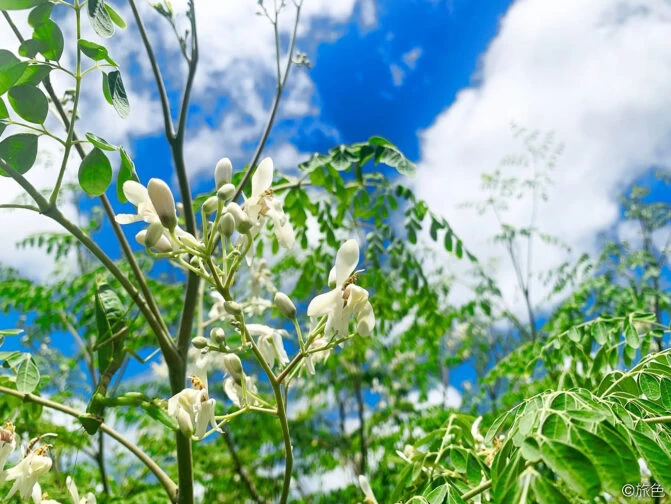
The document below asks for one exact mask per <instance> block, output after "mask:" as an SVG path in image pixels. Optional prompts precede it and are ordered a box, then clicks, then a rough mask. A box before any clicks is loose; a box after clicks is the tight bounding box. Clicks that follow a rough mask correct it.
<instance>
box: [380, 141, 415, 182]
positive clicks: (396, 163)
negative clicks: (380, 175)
mask: <svg viewBox="0 0 671 504" xmlns="http://www.w3.org/2000/svg"><path fill="white" fill-rule="evenodd" d="M374 138H376V139H377V138H380V137H374ZM383 140H384V139H383ZM369 141H370V140H369ZM388 144H389V145H379V144H378V145H377V150H376V153H375V161H376V162H377V163H384V164H386V165H388V166H391V167H392V168H396V171H397V172H399V173H400V174H401V175H406V176H407V175H414V173H415V171H416V167H415V165H414V163H412V162H411V161H410V160H409V159H408V158H406V157H405V156H404V155H403V154H402V153H401V151H399V150H398V149H397V148H396V146H394V145H393V144H391V142H388Z"/></svg>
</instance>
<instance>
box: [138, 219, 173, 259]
mask: <svg viewBox="0 0 671 504" xmlns="http://www.w3.org/2000/svg"><path fill="white" fill-rule="evenodd" d="M159 227H160V228H161V229H163V226H161V225H160V224H159ZM135 239H136V240H137V242H138V243H139V244H140V245H144V246H145V247H146V246H147V230H146V229H143V230H142V231H140V232H139V233H138V234H136V235H135ZM152 248H153V249H154V250H157V251H158V252H170V251H172V243H170V240H169V239H168V238H167V237H166V236H165V235H164V234H161V235H160V236H159V238H158V241H157V242H156V243H155V244H154V245H153V247H152Z"/></svg>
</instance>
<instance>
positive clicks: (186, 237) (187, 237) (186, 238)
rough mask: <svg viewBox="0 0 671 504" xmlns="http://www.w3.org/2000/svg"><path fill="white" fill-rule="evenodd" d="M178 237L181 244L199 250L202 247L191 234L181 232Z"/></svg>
mask: <svg viewBox="0 0 671 504" xmlns="http://www.w3.org/2000/svg"><path fill="white" fill-rule="evenodd" d="M178 236H179V239H180V241H181V242H182V243H185V244H186V245H188V246H189V247H191V248H200V247H202V245H203V244H202V243H200V242H199V241H198V240H196V237H195V236H193V235H192V234H191V233H187V232H186V231H182V232H181V233H179V235H178Z"/></svg>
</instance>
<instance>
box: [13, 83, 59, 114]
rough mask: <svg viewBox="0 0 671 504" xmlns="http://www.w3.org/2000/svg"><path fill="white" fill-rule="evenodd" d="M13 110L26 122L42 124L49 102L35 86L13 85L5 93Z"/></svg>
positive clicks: (47, 111)
mask: <svg viewBox="0 0 671 504" xmlns="http://www.w3.org/2000/svg"><path fill="white" fill-rule="evenodd" d="M7 98H8V99H9V104H10V105H11V106H12V108H13V109H14V111H15V112H16V113H17V114H18V115H19V116H21V117H22V118H23V119H25V120H26V121H28V122H31V123H36V124H43V123H44V121H45V120H46V118H47V114H48V113H49V102H48V101H47V97H46V96H44V93H43V92H42V91H40V90H39V89H38V88H36V87H35V86H30V85H28V84H24V85H22V86H15V87H13V88H12V89H10V90H9V93H7Z"/></svg>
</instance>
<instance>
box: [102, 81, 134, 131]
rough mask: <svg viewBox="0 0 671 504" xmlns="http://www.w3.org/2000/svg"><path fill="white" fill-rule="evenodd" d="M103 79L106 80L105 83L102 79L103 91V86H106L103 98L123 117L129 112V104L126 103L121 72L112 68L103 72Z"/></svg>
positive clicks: (126, 97) (126, 98)
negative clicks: (106, 72)
mask: <svg viewBox="0 0 671 504" xmlns="http://www.w3.org/2000/svg"><path fill="white" fill-rule="evenodd" d="M103 79H104V80H107V84H105V83H104V81H103V92H105V87H107V93H106V94H105V99H106V100H107V101H108V102H109V103H111V104H112V105H113V106H114V108H115V110H116V111H117V114H119V117H121V118H122V119H125V118H126V117H128V114H130V104H129V103H128V96H127V95H126V88H125V87H124V85H123V80H122V79H121V72H119V71H118V70H114V71H113V72H110V73H108V74H104V76H103Z"/></svg>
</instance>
